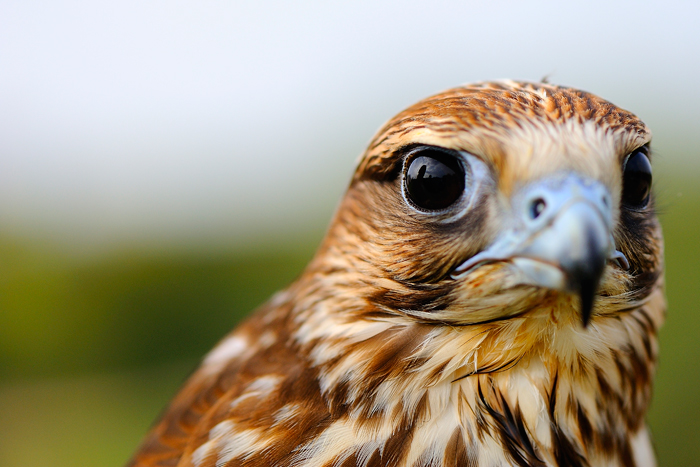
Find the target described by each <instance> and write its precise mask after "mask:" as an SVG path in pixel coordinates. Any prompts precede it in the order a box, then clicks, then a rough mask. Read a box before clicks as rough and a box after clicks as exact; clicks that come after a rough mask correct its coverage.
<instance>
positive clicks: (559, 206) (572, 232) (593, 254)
mask: <svg viewBox="0 0 700 467" xmlns="http://www.w3.org/2000/svg"><path fill="white" fill-rule="evenodd" d="M610 200H611V197H610V194H609V192H608V190H607V188H605V187H604V186H603V185H602V184H600V183H599V182H596V181H593V180H590V179H584V178H581V177H579V176H578V175H572V174H565V175H559V176H556V177H552V178H548V179H545V180H540V181H537V182H535V183H533V184H531V185H529V186H527V187H525V188H524V189H522V190H520V191H518V192H517V193H516V194H515V195H514V196H513V198H512V207H513V212H512V213H511V214H512V215H508V216H507V218H508V221H507V223H506V228H504V229H502V230H501V234H499V236H498V237H497V239H496V241H495V242H493V243H492V244H491V245H490V246H489V247H488V248H486V250H484V251H482V252H481V253H479V254H477V255H475V256H473V257H472V258H470V259H468V260H467V261H465V262H464V263H462V264H461V265H459V266H458V267H457V268H456V270H455V275H454V277H460V276H464V275H466V274H468V273H469V272H471V271H473V270H474V269H475V268H477V267H479V266H481V265H483V264H486V263H492V262H499V261H509V262H511V263H512V264H513V265H514V266H515V267H516V268H517V269H518V270H519V271H520V272H521V273H522V274H520V276H521V277H520V283H521V284H527V285H535V286H539V287H545V288H549V289H554V290H560V291H563V292H567V293H574V294H576V295H578V297H579V301H580V308H581V322H582V324H583V326H584V327H586V326H587V325H588V322H589V321H590V317H591V313H592V310H593V305H594V300H595V296H596V293H597V291H598V286H599V285H600V281H601V278H602V277H603V273H604V271H605V267H606V264H607V262H608V261H609V260H612V261H616V262H617V263H618V265H619V266H620V267H622V268H624V269H627V268H629V264H628V262H627V259H626V258H625V256H624V255H623V254H622V253H620V252H619V251H617V250H616V248H615V241H614V239H613V236H612V230H613V226H612V212H611V209H610V205H611V201H610Z"/></svg>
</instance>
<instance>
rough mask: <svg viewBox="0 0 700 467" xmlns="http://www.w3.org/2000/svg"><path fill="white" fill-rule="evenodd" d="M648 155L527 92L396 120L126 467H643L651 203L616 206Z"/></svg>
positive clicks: (632, 127) (516, 88) (659, 315)
mask: <svg viewBox="0 0 700 467" xmlns="http://www.w3.org/2000/svg"><path fill="white" fill-rule="evenodd" d="M650 138H651V134H650V132H649V130H648V129H647V128H646V126H645V125H644V123H643V122H642V121H640V120H639V119H638V118H637V117H635V116H634V115H632V114H631V113H629V112H627V111H625V110H622V109H620V108H618V107H616V106H614V105H612V104H610V103H609V102H606V101H604V100H602V99H600V98H598V97H596V96H594V95H592V94H588V93H586V92H582V91H578V90H574V89H568V88H562V87H557V86H553V85H549V84H544V83H522V82H511V81H507V82H496V83H481V84H476V85H468V86H464V87H459V88H455V89H452V90H449V91H447V92H444V93H442V94H439V95H436V96H433V97H431V98H428V99H426V100H424V101H421V102H419V103H418V104H416V105H414V106H412V107H410V108H409V109H407V110H405V111H403V112H402V113H400V114H399V115H398V116H396V117H395V118H394V119H392V120H391V121H389V122H388V123H387V124H386V125H385V126H384V127H383V128H382V129H381V130H380V131H379V133H378V134H377V136H376V137H375V138H374V140H373V141H372V142H371V144H370V146H369V148H368V149H367V151H366V153H365V154H364V156H363V157H362V159H361V161H360V163H359V166H358V168H357V171H356V172H355V175H354V177H353V179H352V181H351V184H350V187H349V189H348V192H347V194H346V195H345V197H344V199H343V201H342V203H341V205H340V207H339V209H338V212H337V214H336V216H335V219H334V220H333V222H332V224H331V226H330V229H329V231H328V234H327V236H326V238H325V240H324V241H323V243H322V245H321V247H320V249H319V250H318V252H317V254H316V256H315V258H314V259H313V260H312V262H311V263H310V264H309V266H308V267H307V268H306V270H305V271H304V273H303V274H302V275H301V277H300V278H299V279H298V280H297V281H296V282H294V283H293V284H292V285H291V286H289V288H287V289H286V290H284V291H282V292H279V293H278V294H277V295H275V296H274V297H273V298H272V299H271V300H270V301H269V302H268V303H266V304H265V305H263V306H262V307H261V308H260V309H259V310H258V311H257V312H256V313H255V314H254V315H253V316H252V317H251V318H249V319H248V320H247V321H245V322H244V323H243V324H241V325H240V326H239V327H238V328H237V329H235V330H234V331H233V332H232V333H231V334H229V335H228V336H227V337H226V338H225V339H224V340H223V341H222V342H221V343H220V344H219V345H218V346H217V347H216V348H214V350H213V351H212V352H211V353H209V354H208V355H207V356H206V358H205V359H204V361H203V363H202V365H201V367H200V368H199V369H198V370H197V371H196V372H195V373H194V375H193V376H192V377H191V378H190V379H189V381H188V382H187V383H186V384H185V386H184V388H183V389H182V390H181V392H180V393H179V394H178V395H177V396H176V397H175V399H174V400H173V401H172V403H171V405H170V407H169V408H168V410H167V411H166V412H165V414H164V416H163V418H162V419H161V420H160V422H159V423H158V424H157V425H156V426H155V427H154V428H153V429H152V431H151V432H150V433H149V434H148V436H147V437H146V439H145V440H144V443H143V445H142V446H141V448H140V449H139V451H138V452H137V453H136V454H135V456H134V457H133V459H132V461H131V462H130V464H129V465H130V466H143V467H145V466H197V467H209V466H279V467H282V466H298V467H331V466H338V467H339V466H367V467H369V466H397V467H400V466H406V467H409V466H413V467H427V466H470V467H487V466H560V467H563V466H596V467H597V466H638V467H643V466H652V465H655V461H654V455H653V451H652V448H651V444H650V440H649V436H648V433H647V429H646V427H645V421H644V417H645V414H646V411H647V408H648V405H649V402H650V397H651V386H652V379H653V375H654V369H655V362H656V359H657V331H658V329H659V326H660V325H661V323H662V321H663V317H664V311H665V301H664V298H663V257H662V256H663V246H662V237H661V230H660V226H659V224H658V221H657V219H656V216H655V214H654V212H653V199H652V200H650V201H648V202H647V201H646V199H644V200H643V201H644V202H643V203H641V202H640V203H638V204H639V205H633V206H628V205H626V204H625V202H626V201H625V200H627V199H633V198H634V196H635V195H639V193H631V194H630V193H627V192H626V191H633V190H639V187H636V186H634V185H633V182H635V180H637V179H638V176H639V173H638V172H634V170H636V169H635V168H634V167H631V168H630V167H628V166H629V165H630V164H631V163H629V164H628V161H630V160H631V157H632V156H630V154H632V155H634V154H637V153H639V152H640V151H641V153H642V154H643V157H642V159H646V157H650V155H649V152H650V149H649V142H650ZM422 151H427V152H422ZM431 151H432V152H431ZM416 154H417V155H416ZM421 154H427V155H428V156H426V157H428V159H425V160H428V161H432V160H433V159H431V157H432V158H437V159H438V162H439V160H441V159H440V158H441V157H443V156H441V155H440V154H444V157H446V158H450V161H452V162H449V164H453V167H457V169H456V170H457V171H458V172H459V173H462V172H463V176H464V177H465V181H463V182H462V183H463V192H459V193H461V194H459V196H458V198H457V199H456V201H454V202H453V203H452V204H450V205H449V206H448V207H446V208H442V207H441V208H439V209H423V208H422V207H421V206H417V205H416V203H414V202H412V201H411V200H412V199H413V198H412V196H413V194H412V193H411V192H410V189H409V188H407V186H408V185H407V183H408V182H407V181H406V180H407V177H414V178H415V177H418V178H420V179H421V180H422V181H421V182H420V183H424V181H425V180H427V179H423V178H422V177H424V175H425V171H426V167H424V166H421V167H420V170H421V171H422V172H421V173H420V174H419V175H418V176H415V175H407V173H408V171H409V170H411V168H410V164H411V161H412V160H417V159H416V158H417V157H420V156H421ZM628 156H629V158H628ZM640 157H641V156H640ZM454 161H457V162H454ZM642 162H644V160H642ZM647 163H648V161H647ZM454 164H456V165H454ZM628 172H629V173H628ZM642 175H643V174H642ZM635 177H637V178H635ZM628 178H629V180H628ZM630 180H631V181H630ZM425 183H428V182H425ZM441 189H442V188H438V190H441ZM641 189H642V190H643V189H644V187H643V186H642V188H641ZM407 190H409V192H407ZM538 190H539V191H538ZM587 190H588V191H587ZM538 193H539V194H538ZM643 195H644V193H642V195H641V196H643ZM557 203H558V204H557ZM419 204H420V203H419ZM572 206H573V207H572ZM533 209H534V211H533ZM528 216H529V217H528ZM543 219H544V220H543ZM537 222H540V224H541V225H540V224H537ZM572 226H573V227H572ZM596 229H597V230H596ZM596 232H597V233H596ZM552 245H554V246H552ZM557 248H558V249H557ZM589 250H591V251H589ZM593 250H595V251H593ZM581 252H583V253H582V254H583V255H584V256H583V259H581V258H580V257H579V256H577V255H578V254H579V253H581ZM596 258H597V259H596ZM595 261H598V263H595ZM593 263H595V264H599V266H600V267H597V266H596V267H593V266H591V268H592V269H590V270H588V269H586V268H587V267H588V265H589V264H593ZM581 268H583V269H581ZM581 284H583V285H581ZM593 299H594V302H593V301H592V300H593ZM586 300H589V302H588V304H586V303H587V302H586ZM591 306H592V309H591ZM589 316H590V319H589ZM582 318H583V319H582Z"/></svg>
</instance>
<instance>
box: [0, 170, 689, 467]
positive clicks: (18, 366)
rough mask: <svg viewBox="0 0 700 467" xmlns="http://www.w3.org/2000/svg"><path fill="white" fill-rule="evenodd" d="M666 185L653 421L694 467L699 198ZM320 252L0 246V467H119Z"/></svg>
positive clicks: (6, 241) (677, 184)
mask: <svg viewBox="0 0 700 467" xmlns="http://www.w3.org/2000/svg"><path fill="white" fill-rule="evenodd" d="M670 182H671V183H667V184H666V186H665V187H664V186H663V185H662V187H661V191H662V195H663V196H662V198H661V200H662V201H661V205H662V221H663V225H664V232H665V236H666V261H667V275H666V280H667V292H668V300H669V313H668V320H667V324H666V325H665V327H664V328H663V330H662V334H661V365H660V369H659V373H658V378H657V384H656V391H655V398H654V402H653V406H652V410H651V413H650V416H649V421H650V424H651V427H652V431H653V436H654V439H655V442H656V445H657V450H658V455H659V461H660V465H662V466H663V465H666V466H670V465H697V462H696V456H697V455H696V451H697V446H698V445H700V399H699V398H698V397H697V395H698V388H699V387H700V371H699V370H698V364H697V362H698V360H699V359H700V338H698V336H700V314H698V313H697V312H696V308H697V305H696V304H697V303H698V301H700V272H699V268H698V264H700V263H699V262H698V260H700V243H699V242H698V231H700V216H699V215H698V213H700V187H699V186H697V184H696V183H695V182H694V181H683V179H681V178H679V179H672V180H670ZM319 240H320V234H312V235H309V237H308V239H306V240H302V241H298V242H291V243H287V244H280V243H279V242H277V243H275V244H270V245H266V244H264V243H261V244H259V245H258V246H257V247H250V248H248V249H247V250H245V251H233V250H228V249H225V248H222V249H216V248H209V249H203V250H192V249H189V250H188V249H186V248H175V247H173V248H168V247H162V246H161V247H157V248H145V247H144V248H124V249H118V250H114V251H112V252H110V253H105V254H102V255H99V256H81V255H74V254H69V253H66V252H65V250H64V249H63V248H62V247H61V246H60V245H56V244H54V245H52V244H48V243H44V242H41V241H38V240H36V239H32V240H29V239H28V238H25V237H18V236H10V235H0V309H1V310H2V311H1V312H0V420H2V423H0V466H25V465H27V466H28V465H52V466H57V467H60V466H74V465H100V466H119V465H122V464H123V463H124V462H125V461H126V460H127V458H128V457H129V455H130V454H131V452H132V450H133V449H134V448H135V447H136V445H137V444H138V442H139V440H140V438H141V436H143V434H144V433H145V431H146V429H147V428H148V426H149V425H150V423H151V422H152V421H153V419H154V418H155V417H156V416H157V414H158V413H159V412H160V410H161V409H162V407H163V406H164V405H165V404H166V403H167V401H168V400H169V398H170V397H171V396H172V395H173V393H174V392H175V391H176V390H177V388H178V386H179V385H180V384H181V383H182V381H183V379H184V378H185V377H186V375H187V374H188V373H189V371H190V370H191V369H192V368H193V367H194V366H195V365H196V362H197V361H198V359H199V358H200V357H201V356H202V355H203V354H204V353H205V352H207V351H208V350H209V349H210V348H211V347H212V346H213V345H214V343H215V342H216V341H217V340H218V339H219V338H221V337H222V336H223V335H224V334H225V333H226V332H227V331H228V330H230V329H231V328H232V327H233V326H234V325H235V324H236V322H237V321H238V320H240V319H241V317H242V316H244V315H246V314H248V313H249V312H250V311H251V310H252V309H254V308H255V306H257V305H258V304H260V303H262V302H263V301H264V300H265V299H266V298H267V297H269V295H270V294H271V293H272V292H274V291H275V290H277V289H279V288H282V287H284V286H285V285H286V284H288V283H289V282H290V281H291V280H293V278H294V277H295V276H296V275H297V274H298V273H300V272H301V270H302V268H303V266H304V265H305V264H306V262H307V261H308V260H309V258H310V257H311V255H312V254H313V251H314V249H315V246H316V244H317V243H318V241H319Z"/></svg>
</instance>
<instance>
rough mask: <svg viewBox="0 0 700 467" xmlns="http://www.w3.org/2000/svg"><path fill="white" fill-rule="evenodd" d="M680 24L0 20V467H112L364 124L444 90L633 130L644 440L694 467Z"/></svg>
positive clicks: (265, 274) (93, 12)
mask: <svg viewBox="0 0 700 467" xmlns="http://www.w3.org/2000/svg"><path fill="white" fill-rule="evenodd" d="M698 17H700V2H692V1H689V0H687V1H684V0H666V1H663V2H661V1H650V2H636V1H633V0H621V1H619V2H609V1H606V0H588V1H585V2H583V1H582V2H576V1H573V2H553V1H552V2H550V1H547V0H532V1H528V2H522V1H508V0H494V1H490V2H484V1H471V0H462V1H459V2H457V1H444V2H443V1H435V2H431V3H430V6H429V7H428V6H427V4H426V2H422V1H420V0H387V1H380V2H376V1H371V2H369V1H361V0H360V1H356V2H345V3H343V2H327V1H322V0H303V1H299V2H285V1H284V0H263V1H260V0H257V1H255V0H236V1H233V2H232V1H230V0H211V1H207V2H187V1H181V0H153V1H149V2H141V1H138V0H122V1H120V2H112V3H109V2H85V1H83V0H57V1H51V2H47V1H42V0H36V1H35V0H31V1H28V0H4V1H2V2H0V467H6V466H7V467H15V466H19V467H24V466H55V467H62V466H71V467H72V466H76V465H77V466H87V465H95V466H120V465H122V464H124V463H125V462H126V460H127V459H128V457H129V456H130V454H131V453H132V452H133V450H134V448H135V447H136V446H137V444H138V443H139V440H140V439H141V437H142V436H143V435H144V433H145V432H146V430H147V429H148V427H149V425H150V424H151V423H152V421H153V420H154V419H155V418H156V416H157V415H158V413H159V412H160V410H161V409H162V408H163V407H164V406H165V404H166V403H167V402H168V400H169V399H170V398H171V397H172V395H173V394H174V393H175V391H176V390H177V389H178V387H179V386H180V385H181V383H182V382H183V381H184V379H185V378H186V376H187V375H188V374H189V373H190V371H191V370H192V369H193V368H194V367H195V365H196V364H197V362H198V360H199V359H200V358H201V357H202V356H203V355H204V354H205V353H206V352H207V351H208V350H209V349H211V348H212V346H213V345H214V344H215V343H216V342H217V340H218V339H219V338H221V337H222V336H223V335H224V334H225V333H227V332H228V331H229V330H230V329H231V328H232V327H233V326H235V324H236V323H237V322H238V321H239V320H240V319H241V318H242V317H243V316H245V315H247V314H248V313H250V312H251V311H252V310H253V309H254V308H255V307H256V306H257V305H259V304H261V303H262V302H263V301H264V300H266V299H267V298H268V297H269V296H270V294H271V293H273V292H274V291H275V290H277V289H279V288H282V287H284V286H285V285H286V284H288V283H289V282H290V281H292V280H293V279H294V277H296V275H298V274H299V273H300V272H301V270H302V268H303V267H304V265H305V264H306V263H307V261H308V260H309V258H311V256H312V255H313V252H314V250H315V248H316V246H317V245H318V243H319V241H320V240H321V238H322V236H323V232H324V229H325V227H326V224H327V222H328V221H329V219H330V217H331V215H332V212H333V207H334V206H335V204H336V203H337V201H338V199H339V198H340V196H341V195H342V192H343V190H344V188H345V185H346V183H347V181H348V179H349V177H350V174H351V173H352V170H353V160H354V158H356V156H357V155H358V154H359V153H360V152H361V151H362V150H363V148H364V146H365V145H366V144H367V141H369V139H370V137H371V135H372V134H373V133H374V132H375V131H376V130H377V129H378V128H379V126H380V125H381V124H382V122H383V121H385V120H386V119H388V118H390V117H391V116H392V115H394V114H396V113H397V112H398V111H400V110H401V109H403V108H404V107H406V106H407V105H410V104H412V103H413V102H415V101H417V100H418V99H420V98H423V97H426V96H428V95H430V94H433V93H435V92H438V91H440V90H443V89H446V88H449V87H452V86H455V85H458V84H460V83H464V82H473V81H479V80H487V79H497V78H505V77H511V78H516V79H526V80H534V81H536V80H539V79H541V78H542V77H543V76H545V75H548V76H549V79H550V81H551V82H553V83H561V84H565V85H570V86H574V87H578V88H582V89H586V90H589V91H592V92H594V93H596V94H598V95H600V96H602V97H604V98H606V99H609V100H611V101H612V102H614V103H615V104H617V105H619V106H622V107H624V108H627V109H630V110H631V111H633V112H634V113H636V114H637V115H639V116H640V117H641V118H642V119H643V120H644V121H645V122H646V123H647V124H648V125H649V126H650V127H651V128H652V130H653V131H654V143H653V145H654V148H655V154H654V158H655V160H654V165H655V168H654V171H655V172H654V178H655V185H656V190H657V193H658V195H659V199H660V202H659V205H660V211H661V217H662V222H663V226H664V231H665V235H666V260H667V275H666V279H667V292H668V301H669V312H668V318H667V324H666V325H665V327H664V328H663V330H662V334H661V362H660V368H659V373H658V378H657V380H656V390H655V397H654V402H653V406H652V410H651V413H650V415H649V422H650V424H651V427H652V430H653V435H654V439H655V442H656V446H657V449H658V454H659V460H660V465H661V466H677V465H683V466H689V465H700V462H698V461H697V451H698V446H700V402H699V401H700V398H698V394H699V393H700V389H699V388H700V366H699V365H698V362H699V361H700V338H699V337H698V336H700V314H699V313H698V312H697V311H696V310H697V305H696V304H697V303H698V302H700V268H699V267H698V265H699V264H700V246H699V242H698V235H699V234H698V232H700V183H698V180H700V158H698V157H697V153H698V150H697V148H698V147H700V132H698V130H697V126H698V111H697V109H698V108H700V92H699V91H698V86H697V76H698V75H700V60H698V59H697V57H699V56H700V28H698V27H697V18H698Z"/></svg>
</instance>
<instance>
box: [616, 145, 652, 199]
mask: <svg viewBox="0 0 700 467" xmlns="http://www.w3.org/2000/svg"><path fill="white" fill-rule="evenodd" d="M650 193H651V163H650V162H649V158H648V157H647V155H646V154H645V152H644V150H637V151H635V152H633V153H632V154H631V155H630V156H629V157H628V158H627V163H626V164H625V169H624V172H623V174H622V204H624V205H625V206H627V207H630V208H636V209H639V208H643V207H645V206H646V205H647V203H648V202H649V194H650Z"/></svg>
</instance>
